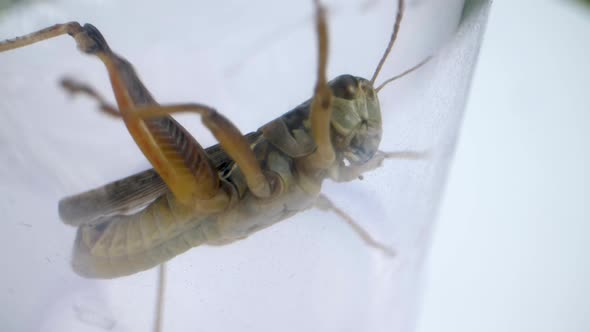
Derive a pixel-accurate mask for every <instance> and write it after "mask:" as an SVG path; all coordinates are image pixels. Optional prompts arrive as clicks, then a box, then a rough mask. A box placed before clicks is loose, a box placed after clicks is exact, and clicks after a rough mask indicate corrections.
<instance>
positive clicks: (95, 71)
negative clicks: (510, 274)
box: [0, 0, 489, 332]
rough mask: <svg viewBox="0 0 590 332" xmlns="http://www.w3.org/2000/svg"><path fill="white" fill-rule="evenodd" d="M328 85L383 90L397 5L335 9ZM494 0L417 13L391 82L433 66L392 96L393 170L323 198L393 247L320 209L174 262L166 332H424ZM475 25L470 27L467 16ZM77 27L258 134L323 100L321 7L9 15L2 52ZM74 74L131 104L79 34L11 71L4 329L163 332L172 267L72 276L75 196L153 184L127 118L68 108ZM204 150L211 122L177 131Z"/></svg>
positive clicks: (86, 1)
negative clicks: (447, 200)
mask: <svg viewBox="0 0 590 332" xmlns="http://www.w3.org/2000/svg"><path fill="white" fill-rule="evenodd" d="M325 3H326V5H327V7H328V10H329V17H328V20H329V22H328V23H329V34H330V54H329V69H328V76H329V77H335V76H337V75H340V74H344V73H349V74H353V75H357V76H362V77H366V78H370V76H371V75H372V73H373V71H374V69H375V66H376V64H377V62H378V60H379V58H380V56H381V54H382V52H383V50H384V48H385V46H386V44H387V42H388V40H389V35H390V33H391V30H392V25H393V21H394V18H395V10H396V7H397V4H396V1H393V0H391V1H371V0H364V1H360V0H354V1H353V0H349V1H336V0H334V1H325ZM488 6H489V4H488V1H468V6H467V7H468V9H467V10H465V11H464V3H463V0H449V1H444V2H443V1H434V0H431V1H428V0H421V1H408V4H407V6H406V7H407V8H406V12H405V16H404V19H403V21H402V27H401V32H400V35H399V38H398V41H397V43H396V45H395V47H394V49H393V51H392V53H391V55H390V57H389V59H388V61H387V62H386V64H385V67H384V69H383V71H382V73H381V75H380V77H379V79H378V80H377V81H378V82H381V81H383V80H384V79H386V78H389V77H392V76H394V75H397V74H399V73H401V72H403V71H404V70H406V69H408V68H410V67H412V66H414V65H415V64H417V63H419V62H420V61H422V60H423V59H425V58H426V57H427V56H429V55H433V54H434V55H435V57H434V58H433V59H432V60H431V61H430V62H429V63H428V64H427V65H425V66H424V67H422V68H420V70H418V71H416V72H414V73H412V74H410V75H408V76H406V77H404V78H402V79H400V80H398V81H396V82H394V83H392V84H390V85H389V86H387V87H386V88H384V89H383V90H382V91H381V92H380V94H379V98H380V101H381V109H382V114H383V141H382V143H381V149H382V150H384V151H400V150H413V151H422V152H428V158H426V159H424V160H388V161H386V162H385V163H384V165H383V167H381V168H379V169H377V170H375V171H373V172H370V173H367V174H365V175H364V177H363V179H362V180H358V181H354V182H350V183H344V184H343V183H333V182H330V181H326V182H325V184H324V188H323V192H324V193H325V194H326V195H327V196H329V197H330V198H331V199H332V200H333V201H334V202H335V203H336V204H337V205H338V206H339V207H340V208H341V209H342V210H345V211H346V212H347V213H348V214H349V215H350V216H352V217H353V218H354V219H355V220H356V221H357V222H358V223H359V224H360V225H361V226H362V227H363V228H364V229H365V230H366V231H367V232H368V233H370V234H371V236H373V237H374V238H375V239H376V240H378V241H379V242H381V243H383V244H385V245H387V246H389V247H391V248H393V249H394V250H395V251H396V253H397V255H396V256H395V257H393V258H392V257H389V256H387V255H384V254H383V253H382V252H380V251H378V250H375V249H374V248H371V247H368V246H367V245H366V244H365V243H364V242H363V241H362V240H361V239H360V238H359V237H358V236H357V235H356V234H355V233H354V232H353V231H352V230H351V228H350V227H349V226H348V225H347V224H346V223H344V222H343V221H342V220H341V219H340V218H339V217H338V216H336V215H335V214H332V213H329V212H323V211H319V210H313V209H312V210H308V211H304V212H301V213H300V214H298V215H296V216H295V217H293V218H290V219H288V220H285V221H283V222H281V223H278V224H276V225H274V226H272V227H270V228H268V229H265V230H263V231H260V232H258V233H255V234H253V235H251V236H250V237H248V238H247V239H245V240H242V241H239V242H236V243H234V244H231V245H227V246H222V247H207V246H202V247H197V248H194V249H192V250H190V251H189V252H187V253H185V254H182V255H180V256H178V257H177V258H175V259H173V260H172V261H170V262H169V263H168V264H167V276H168V277H167V281H166V292H165V302H164V306H165V307H164V316H163V319H164V321H163V331H257V332H260V331H377V332H378V331H411V330H413V328H414V324H415V320H416V316H417V313H418V312H419V302H420V285H421V283H420V280H421V275H422V273H423V262H424V257H425V254H426V253H427V250H428V247H429V239H430V237H431V235H432V230H433V225H434V220H435V217H436V211H437V205H438V201H439V198H440V195H441V192H442V189H443V185H444V182H445V176H446V170H447V168H448V165H449V162H450V161H451V158H452V155H453V149H454V145H455V141H456V138H457V135H458V131H459V128H460V122H461V116H462V112H463V109H464V105H465V100H466V98H467V94H468V91H469V82H470V79H471V75H472V72H473V69H474V66H475V63H476V59H477V53H478V49H479V45H480V40H481V36H482V33H483V30H484V26H485V19H486V17H487V9H488ZM462 18H463V19H462ZM71 20H78V21H80V22H90V23H92V24H94V25H95V26H96V27H98V28H99V29H100V30H101V31H102V33H103V34H104V36H105V37H106V39H107V41H108V42H109V44H110V46H111V47H112V48H113V49H114V50H115V51H116V52H118V53H119V54H121V55H123V56H124V57H125V58H127V59H128V60H129V61H131V62H132V63H133V64H134V65H135V68H136V70H137V71H138V72H139V74H140V77H141V78H142V79H143V80H144V83H145V84H146V85H147V87H148V88H149V89H150V90H151V92H152V93H153V95H154V96H155V97H156V99H157V100H158V101H159V102H160V103H178V102H201V103H205V104H207V105H211V106H214V107H215V108H217V109H218V110H219V111H220V112H221V113H223V114H224V115H226V116H227V117H228V118H230V119H231V120H232V121H234V123H235V124H237V126H238V127H239V128H240V129H241V130H242V132H244V133H246V132H249V131H253V130H256V129H257V128H258V127H259V126H260V125H262V124H264V123H266V122H268V121H269V120H271V119H273V118H275V117H278V116H280V115H281V114H282V113H284V112H286V111H288V110H290V109H292V108H293V107H295V106H297V105H298V104H299V103H301V102H303V101H305V100H307V99H308V98H309V97H310V96H311V94H312V91H313V87H314V82H315V77H314V75H315V71H316V57H317V56H316V36H315V31H314V26H313V12H312V1H269V0H256V1H223V2H218V3H216V2H212V1H193V2H185V1H168V2H166V3H165V4H164V3H163V2H146V1H135V0H134V1H125V2H120V1H108V0H105V1H96V0H82V1H80V0H61V1H29V2H23V3H20V4H17V5H15V6H12V7H8V8H4V9H3V11H1V12H0V39H5V38H11V37H14V36H17V35H22V34H25V33H29V32H32V31H34V30H37V29H40V28H43V27H46V26H49V25H52V24H55V23H58V22H67V21H71ZM63 76H69V77H73V78H76V79H78V80H81V81H84V82H88V83H90V84H91V85H92V86H94V87H96V88H97V89H98V90H99V91H100V92H101V93H102V94H103V95H104V96H107V97H108V99H109V100H114V99H113V97H112V93H111V91H110V86H109V82H108V78H107V75H106V72H105V70H104V68H103V66H102V64H101V63H100V62H99V61H97V60H96V59H95V58H93V57H89V56H86V55H82V54H80V53H79V52H78V51H77V50H76V47H75V44H74V42H73V41H72V40H71V38H69V37H67V36H65V37H60V38H57V39H53V40H50V41H47V42H44V43H40V44H36V45H34V46H30V47H27V48H23V49H19V50H15V51H11V52H7V53H1V54H0V111H1V114H2V116H1V117H2V121H0V183H1V187H0V198H1V200H0V211H1V212H2V215H3V218H2V219H3V222H2V225H1V226H0V227H1V228H0V229H1V230H2V231H1V232H0V243H1V244H0V248H1V249H2V250H0V260H1V261H2V262H3V268H2V273H0V294H1V296H0V305H1V308H2V310H0V330H2V331H69V330H71V331H101V330H103V329H106V330H111V331H148V330H150V329H152V327H153V321H154V308H155V299H156V284H157V283H156V281H157V271H156V269H153V270H149V271H146V272H142V273H138V274H135V275H132V276H129V277H124V278H118V279H113V280H89V279H84V278H81V277H79V276H77V275H76V274H75V273H74V272H72V269H71V267H70V252H71V248H72V243H73V240H74V236H75V229H74V228H72V227H69V226H66V225H64V224H63V223H62V222H61V221H60V219H59V216H58V214H57V202H58V201H59V199H60V198H62V197H64V196H67V195H72V194H74V193H78V192H81V191H85V190H88V189H90V188H94V187H97V186H100V185H103V184H105V183H107V182H110V181H113V180H116V179H119V178H122V177H125V176H127V175H130V174H132V173H135V172H137V171H141V170H143V169H146V168H148V167H149V164H148V163H147V161H146V160H145V158H144V157H143V156H142V155H141V153H140V151H139V149H138V148H137V147H136V146H135V145H134V143H133V141H132V139H131V137H130V136H129V134H128V133H127V132H126V129H125V127H124V125H123V124H122V122H121V121H119V120H117V119H114V118H110V117H108V116H106V115H104V114H101V113H100V112H98V111H97V108H96V104H95V103H94V101H92V100H89V99H88V98H85V97H76V98H73V99H72V98H69V97H68V96H67V95H66V94H65V92H64V91H62V89H61V88H60V87H59V85H58V84H57V82H58V80H59V78H61V77H63ZM177 118H178V119H179V121H180V122H181V123H182V124H183V125H185V127H186V128H187V129H188V130H189V131H191V133H193V135H194V136H195V137H197V138H198V140H199V141H200V142H201V143H202V145H203V146H209V145H212V144H214V143H215V142H214V140H213V138H212V136H211V135H210V134H209V133H208V132H207V131H206V130H205V129H204V128H203V126H202V125H201V123H200V120H199V119H198V117H196V116H190V115H189V116H186V115H183V116H178V117H177Z"/></svg>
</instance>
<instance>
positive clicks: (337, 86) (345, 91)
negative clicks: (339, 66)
mask: <svg viewBox="0 0 590 332" xmlns="http://www.w3.org/2000/svg"><path fill="white" fill-rule="evenodd" d="M358 84H359V82H358V80H357V79H356V78H354V76H351V75H342V76H339V77H337V78H336V79H334V80H333V81H332V82H330V86H331V87H332V93H333V94H334V97H337V98H343V99H348V100H352V99H354V98H355V97H356V95H357V90H358Z"/></svg>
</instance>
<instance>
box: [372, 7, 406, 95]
mask: <svg viewBox="0 0 590 332" xmlns="http://www.w3.org/2000/svg"><path fill="white" fill-rule="evenodd" d="M403 17H404V0H398V2H397V15H396V17H395V23H394V24H393V32H392V33H391V38H390V39H389V44H387V48H386V49H385V53H383V56H382V57H381V60H379V64H378V65H377V68H376V69H375V73H373V77H372V78H371V85H375V80H376V79H377V75H379V72H380V71H381V68H382V67H383V64H384V63H385V60H386V59H387V56H388V55H389V52H391V49H392V48H393V44H394V42H395V40H396V39H397V35H398V33H399V28H400V25H401V22H402V18H403Z"/></svg>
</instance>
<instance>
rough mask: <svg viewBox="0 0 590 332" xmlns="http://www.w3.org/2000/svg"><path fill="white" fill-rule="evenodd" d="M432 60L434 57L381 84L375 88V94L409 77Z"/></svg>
mask: <svg viewBox="0 0 590 332" xmlns="http://www.w3.org/2000/svg"><path fill="white" fill-rule="evenodd" d="M430 59H432V55H431V56H429V57H427V58H426V59H424V60H422V61H420V63H418V64H417V65H415V66H414V67H412V68H410V69H408V70H406V71H404V72H403V73H401V74H399V75H396V76H394V77H392V78H389V79H387V80H385V82H383V83H381V84H380V85H379V86H378V87H377V88H375V92H377V93H379V90H381V89H383V87H385V86H386V85H387V84H389V83H391V82H393V81H395V80H397V79H398V78H402V77H404V76H406V75H408V74H409V73H411V72H413V71H414V70H416V69H418V68H420V67H422V66H423V65H425V64H426V63H427V62H428V61H430Z"/></svg>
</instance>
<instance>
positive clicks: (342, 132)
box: [329, 75, 382, 165]
mask: <svg viewBox="0 0 590 332" xmlns="http://www.w3.org/2000/svg"><path fill="white" fill-rule="evenodd" d="M329 84H330V88H331V89H332V93H333V95H334V98H333V100H332V108H333V111H332V120H331V125H332V143H333V144H334V149H335V152H336V154H337V155H339V156H340V158H339V159H341V160H344V159H346V160H347V161H348V162H349V163H350V164H353V165H354V164H363V163H365V162H366V161H367V160H369V159H371V157H372V156H373V155H374V154H375V152H377V149H378V148H379V143H380V142H381V133H382V130H381V110H380V107H379V99H378V98H377V93H376V92H375V90H374V89H373V86H372V85H371V82H369V81H368V80H366V79H364V78H360V77H355V76H351V75H342V76H338V77H336V78H335V79H333V80H332V81H330V83H329Z"/></svg>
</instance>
